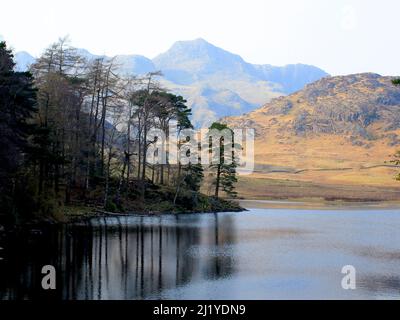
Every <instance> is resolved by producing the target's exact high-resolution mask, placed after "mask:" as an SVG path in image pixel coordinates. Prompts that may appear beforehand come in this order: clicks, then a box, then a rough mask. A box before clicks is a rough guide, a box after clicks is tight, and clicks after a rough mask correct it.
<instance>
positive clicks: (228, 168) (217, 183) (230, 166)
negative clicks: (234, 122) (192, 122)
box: [210, 122, 237, 198]
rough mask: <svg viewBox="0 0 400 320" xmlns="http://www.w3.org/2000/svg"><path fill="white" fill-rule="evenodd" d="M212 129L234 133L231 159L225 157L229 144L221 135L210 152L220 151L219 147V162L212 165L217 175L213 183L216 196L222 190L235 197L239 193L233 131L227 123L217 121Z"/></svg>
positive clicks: (214, 174)
mask: <svg viewBox="0 0 400 320" xmlns="http://www.w3.org/2000/svg"><path fill="white" fill-rule="evenodd" d="M210 130H217V131H220V132H222V131H224V130H228V131H230V134H231V135H232V145H231V150H232V151H231V152H232V153H231V155H229V159H226V158H225V148H226V146H227V144H226V142H225V141H224V137H220V139H219V141H217V145H214V146H211V148H210V153H215V152H218V149H219V159H217V163H213V164H211V165H210V170H211V172H212V175H213V176H214V177H215V178H214V180H213V182H212V184H213V185H214V187H215V193H214V195H215V197H216V198H218V197H219V195H220V194H219V192H220V190H222V191H223V192H225V193H226V195H228V196H229V197H232V198H235V197H236V195H237V193H236V192H235V184H236V182H237V177H236V167H237V163H236V159H235V152H234V150H235V142H234V139H233V138H234V136H233V131H232V130H231V129H229V128H228V126H227V125H225V124H221V123H218V122H215V123H213V124H212V125H211V127H210Z"/></svg>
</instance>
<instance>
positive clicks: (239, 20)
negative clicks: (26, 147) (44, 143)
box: [0, 0, 400, 75]
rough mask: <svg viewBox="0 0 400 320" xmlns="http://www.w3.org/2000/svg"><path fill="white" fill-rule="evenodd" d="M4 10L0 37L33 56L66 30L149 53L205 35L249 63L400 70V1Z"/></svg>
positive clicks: (76, 37)
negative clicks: (399, 28) (399, 34)
mask: <svg viewBox="0 0 400 320" xmlns="http://www.w3.org/2000/svg"><path fill="white" fill-rule="evenodd" d="M1 11H2V17H1V19H0V35H2V36H3V38H5V39H6V40H7V41H8V42H9V43H10V44H11V45H12V46H13V48H14V49H15V50H16V51H20V50H26V51H28V52H30V53H32V54H33V55H38V54H40V52H41V51H42V50H43V49H44V48H45V47H46V46H48V45H49V44H50V43H51V42H54V41H55V40H57V38H58V37H60V36H63V35H66V34H69V35H70V37H71V39H72V43H73V45H75V46H77V47H83V48H86V49H88V50H89V51H91V52H93V53H97V54H108V55H115V54H130V53H135V54H143V55H145V56H147V57H150V58H153V57H154V56H155V55H157V54H158V53H161V52H163V51H165V50H167V49H168V48H169V47H170V46H171V45H172V44H173V43H174V42H175V41H178V40H190V39H195V38H199V37H202V38H204V39H206V40H207V41H209V42H211V43H213V44H215V45H217V46H219V47H222V48H224V49H226V50H228V51H231V52H234V53H237V54H239V55H241V56H242V57H243V58H244V59H245V60H246V61H248V62H251V63H260V64H267V63H269V64H273V65H284V64H288V63H306V64H313V65H316V66H318V67H320V68H323V69H324V70H326V71H327V72H329V73H331V74H349V73H357V72H366V71H369V72H377V73H380V74H383V75H400V63H399V56H400V55H399V53H400V41H399V37H398V27H397V24H398V21H399V18H400V1H399V0H380V1H377V0H274V1H273V0H202V1H199V0H195V1H191V0H160V1H155V0H141V1H136V0H135V1H133V0H112V1H110V0H92V1H91V0H69V1H58V0H34V1H32V0H4V1H2V4H1Z"/></svg>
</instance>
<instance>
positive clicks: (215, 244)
mask: <svg viewBox="0 0 400 320" xmlns="http://www.w3.org/2000/svg"><path fill="white" fill-rule="evenodd" d="M265 206H267V205H265ZM0 247H3V250H1V251H0V257H2V258H3V260H1V261H0V299H53V298H54V299H160V298H163V299H400V210H398V209H373V208H367V207H366V208H351V209H340V210H339V209H330V210H311V209H276V208H274V209H268V208H255V209H250V210H249V211H248V212H242V213H219V214H202V215H199V214H190V215H178V216H173V215H165V216H157V217H148V216H147V217H146V216H129V217H127V216H122V217H109V218H96V219H92V220H91V221H90V222H88V223H84V224H79V225H74V226H64V227H58V228H50V229H40V230H33V231H32V230H31V231H29V232H28V231H21V232H20V233H18V235H14V236H8V237H7V238H4V237H3V239H2V240H1V242H0ZM44 265H54V266H55V267H56V270H57V289H56V290H55V291H50V292H49V291H44V290H42V288H41V284H40V283H41V279H42V275H41V268H42V266H44ZM345 265H352V266H354V267H355V268H356V286H357V289H356V290H344V289H342V286H341V282H342V278H343V277H344V274H342V273H341V271H342V267H343V266H345Z"/></svg>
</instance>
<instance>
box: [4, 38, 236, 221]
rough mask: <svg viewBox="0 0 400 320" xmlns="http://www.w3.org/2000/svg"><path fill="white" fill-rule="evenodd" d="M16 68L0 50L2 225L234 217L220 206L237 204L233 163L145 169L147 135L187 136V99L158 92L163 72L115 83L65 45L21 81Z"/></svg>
mask: <svg viewBox="0 0 400 320" xmlns="http://www.w3.org/2000/svg"><path fill="white" fill-rule="evenodd" d="M14 67H15V62H14V58H13V53H12V51H11V50H9V49H8V48H7V45H6V43H5V42H1V44H0V131H1V134H0V139H1V143H0V217H1V220H2V222H1V223H4V224H7V223H9V224H15V223H21V222H35V221H70V220H71V219H72V218H77V217H78V218H79V217H82V216H93V215H96V214H111V213H132V212H134V213H149V214H154V213H180V212H185V213H190V212H219V211H239V210H242V208H240V207H239V206H238V205H237V204H236V203H234V202H232V201H228V200H223V199H222V198H221V195H223V196H224V197H225V196H226V197H229V198H234V197H235V191H234V189H235V182H236V170H235V164H233V165H232V164H230V165H224V163H223V162H222V163H221V164H220V165H209V166H207V167H204V166H202V165H200V164H190V163H189V164H186V165H181V164H179V165H171V164H169V163H168V161H167V162H166V163H165V164H150V163H149V161H148V159H147V157H148V149H149V147H150V146H151V145H152V144H153V143H155V141H153V140H150V137H148V134H149V132H150V130H152V129H160V130H163V131H164V132H167V134H168V128H169V125H170V124H171V123H175V124H176V127H177V130H178V131H180V130H184V129H188V128H193V126H192V123H191V120H190V116H191V110H190V109H189V108H188V107H187V105H186V101H185V99H184V98H183V97H181V96H178V95H175V94H172V93H169V92H168V90H166V89H164V88H162V87H161V86H160V85H159V83H158V81H157V79H158V78H159V77H160V76H161V73H159V72H152V73H149V74H147V75H146V76H142V77H140V78H139V77H123V76H120V75H119V74H118V72H116V71H115V70H116V68H117V67H118V65H117V64H116V63H115V61H114V60H113V59H108V58H104V57H100V58H96V59H93V60H87V59H85V57H84V56H82V55H80V54H79V50H77V49H75V48H73V47H71V46H70V45H69V43H68V41H67V40H66V39H60V40H59V41H58V42H56V43H54V44H52V45H51V46H50V47H48V48H47V49H46V50H45V52H44V53H43V54H42V56H41V57H39V58H38V59H37V60H36V62H35V63H34V64H33V65H32V66H31V67H30V70H29V72H17V71H15V68H14ZM214 127H215V128H220V129H224V128H227V127H226V126H225V125H221V124H218V123H216V124H214ZM178 143H179V142H178ZM167 154H168V153H167ZM167 158H168V156H167ZM206 186H208V187H206ZM203 189H204V190H203Z"/></svg>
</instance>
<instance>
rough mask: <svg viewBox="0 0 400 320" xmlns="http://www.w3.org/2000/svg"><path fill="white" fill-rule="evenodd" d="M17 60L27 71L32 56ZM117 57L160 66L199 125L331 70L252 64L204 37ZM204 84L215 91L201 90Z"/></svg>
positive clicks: (126, 70)
mask: <svg viewBox="0 0 400 320" xmlns="http://www.w3.org/2000/svg"><path fill="white" fill-rule="evenodd" d="M78 52H79V53H80V54H81V55H83V56H85V57H86V58H87V59H88V60H91V59H95V58H99V57H105V56H100V55H94V54H92V53H90V52H89V51H87V50H85V49H78ZM105 58H106V57H105ZM16 60H17V67H18V68H20V69H21V70H23V69H26V68H27V66H28V65H29V64H30V63H31V62H33V61H34V58H33V57H29V56H26V55H23V54H21V55H19V56H17V57H16ZM115 62H116V64H117V65H118V66H119V67H118V73H119V74H121V75H132V74H135V75H143V74H146V73H148V72H152V71H156V70H160V71H161V72H162V73H163V75H164V77H163V79H162V80H161V81H162V82H163V83H162V84H163V86H164V87H166V88H169V89H170V90H171V91H172V92H174V93H177V94H180V95H183V96H184V97H185V98H186V99H187V100H188V101H189V105H190V107H191V108H192V110H193V117H192V120H193V123H194V124H195V125H196V126H207V125H208V124H209V123H208V122H212V121H215V120H217V119H218V118H221V117H223V116H228V115H240V114H243V113H245V112H249V111H252V110H254V109H255V108H256V107H257V106H260V105H262V104H263V103H265V102H268V101H270V100H271V98H275V97H277V96H281V95H286V94H290V93H293V92H295V91H297V90H300V89H302V88H303V87H304V86H305V85H306V84H308V83H311V82H314V81H315V80H318V79H321V78H322V77H325V76H327V75H328V74H327V73H326V72H324V71H323V70H321V69H319V68H317V67H314V66H308V65H303V64H296V65H287V66H284V67H276V66H272V65H253V64H251V63H248V62H246V61H245V60H244V59H243V58H242V57H241V56H239V55H237V54H234V53H231V52H229V51H226V50H224V49H222V48H219V47H217V46H215V45H213V44H211V43H210V42H208V41H206V40H205V39H203V38H196V39H193V40H188V41H177V42H175V43H174V44H173V45H172V46H171V47H170V48H169V49H168V50H167V51H166V52H164V53H162V54H160V55H158V56H157V57H156V58H154V59H153V60H150V59H148V58H146V57H144V56H141V55H117V56H116V61H115ZM206 87H209V88H212V90H202V88H206Z"/></svg>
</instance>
